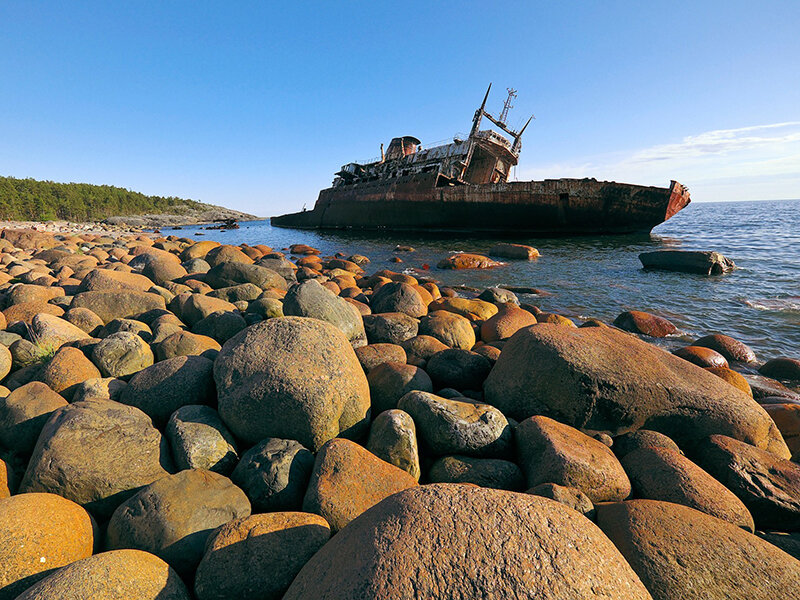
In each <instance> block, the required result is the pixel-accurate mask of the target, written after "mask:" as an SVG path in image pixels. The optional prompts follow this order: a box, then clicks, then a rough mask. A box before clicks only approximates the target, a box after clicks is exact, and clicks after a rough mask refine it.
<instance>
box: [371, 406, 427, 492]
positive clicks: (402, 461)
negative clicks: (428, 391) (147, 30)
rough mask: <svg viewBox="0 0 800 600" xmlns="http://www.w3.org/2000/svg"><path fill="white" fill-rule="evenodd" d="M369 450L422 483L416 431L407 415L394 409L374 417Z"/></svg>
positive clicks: (412, 421) (412, 420)
mask: <svg viewBox="0 0 800 600" xmlns="http://www.w3.org/2000/svg"><path fill="white" fill-rule="evenodd" d="M367 450H369V451H370V452H372V453H373V454H374V455H375V456H377V457H378V458H380V459H381V460H385V461H386V462H388V463H389V464H390V465H394V466H395V467H398V468H400V469H403V470H404V471H405V472H406V473H408V474H409V475H411V476H412V477H413V478H414V479H415V480H417V481H419V477H420V474H421V470H420V464H419V447H418V445H417V429H416V427H415V425H414V419H412V418H411V415H409V414H408V413H407V412H404V411H402V410H399V409H392V410H387V411H384V412H382V413H380V414H379V415H378V416H377V417H375V420H374V421H373V422H372V427H370V430H369V439H368V440H367Z"/></svg>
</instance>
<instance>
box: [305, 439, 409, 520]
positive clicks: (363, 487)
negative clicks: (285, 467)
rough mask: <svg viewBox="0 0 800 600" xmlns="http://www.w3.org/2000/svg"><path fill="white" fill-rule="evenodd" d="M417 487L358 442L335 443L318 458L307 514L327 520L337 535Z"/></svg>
mask: <svg viewBox="0 0 800 600" xmlns="http://www.w3.org/2000/svg"><path fill="white" fill-rule="evenodd" d="M416 485H417V481H416V480H415V479H414V477H412V476H411V475H409V474H408V473H407V472H405V471H404V470H402V469H399V468H397V467H395V466H394V465H390V464H389V463H387V462H385V461H383V460H381V459H379V458H378V457H376V456H375V455H374V454H372V453H371V452H369V451H368V450H365V449H364V448H362V447H361V446H359V445H358V444H356V443H355V442H351V441H349V440H344V439H333V440H331V441H329V442H328V443H327V444H325V445H324V446H323V447H322V448H321V449H320V451H319V453H318V454H317V459H316V462H315V463H314V470H313V472H312V473H311V480H310V482H309V484H308V490H307V491H306V495H305V498H304V499H303V510H304V511H305V512H311V513H315V514H318V515H320V516H322V517H324V518H325V520H326V521H328V523H329V524H330V526H331V531H333V532H336V531H339V530H340V529H342V528H343V527H344V526H345V525H347V524H348V523H350V522H351V521H352V520H353V519H355V518H356V517H357V516H358V515H360V514H361V513H363V512H364V511H365V510H367V509H369V508H371V507H372V506H374V505H375V504H377V503H378V502H380V501H381V500H383V499H384V498H386V497H388V496H391V495H392V494H394V493H396V492H399V491H401V490H404V489H407V488H409V487H413V486H416Z"/></svg>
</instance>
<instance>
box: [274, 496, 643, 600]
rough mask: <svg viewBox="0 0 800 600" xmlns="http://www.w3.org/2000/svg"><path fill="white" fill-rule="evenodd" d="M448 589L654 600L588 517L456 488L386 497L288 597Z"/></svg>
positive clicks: (408, 594) (328, 549)
mask: <svg viewBox="0 0 800 600" xmlns="http://www.w3.org/2000/svg"><path fill="white" fill-rule="evenodd" d="M486 515H502V518H496V519H495V518H486ZM521 524H522V526H521ZM509 540H514V543H513V544H509V543H508V542H509ZM442 548H448V552H447V553H443V552H442ZM584 548H591V549H592V551H591V552H586V551H583V549H584ZM452 556H458V557H460V558H459V559H458V560H451V559H450V557H452ZM520 556H525V557H528V558H529V560H526V561H520V560H519V557H520ZM531 561H532V562H531ZM487 573H502V574H503V575H502V577H494V576H491V577H487V576H485V575H486V574H487ZM454 590H460V591H461V592H463V594H464V597H467V596H469V597H473V598H482V597H497V598H524V597H535V598H541V599H542V600H555V599H556V598H607V599H611V598H625V599H626V600H634V599H636V600H639V599H641V600H649V599H650V596H649V594H648V593H647V591H646V590H645V588H644V586H643V585H642V584H641V582H640V581H639V579H638V577H637V576H636V575H635V573H634V572H633V570H632V569H631V568H630V567H629V566H628V564H627V563H626V562H625V560H624V559H623V558H622V556H621V555H620V554H619V552H618V551H617V550H616V548H615V547H614V546H613V544H611V543H610V542H609V541H608V539H606V537H605V536H604V535H603V534H602V533H601V532H600V530H599V529H597V527H596V526H595V525H594V524H592V523H591V522H590V521H589V520H588V519H585V518H583V517H582V516H581V515H579V514H577V513H575V512H574V511H571V510H569V509H567V508H565V507H563V506H561V505H560V504H558V503H556V502H553V501H551V500H546V499H544V498H537V497H535V496H528V495H524V494H517V493H513V492H506V491H500V490H490V489H485V488H479V487H475V486H469V485H458V484H435V485H426V486H422V487H416V488H413V489H410V490H406V491H404V492H401V493H399V494H395V495H394V496H392V497H390V498H388V499H386V500H384V501H383V502H382V503H381V504H380V505H378V506H377V507H375V508H374V509H373V510H371V511H369V512H368V513H366V514H364V515H363V516H362V517H360V518H358V519H356V520H355V521H353V522H352V523H351V524H350V526H349V527H347V528H345V529H344V530H342V531H341V532H339V533H338V534H337V535H336V536H334V537H333V538H332V539H331V541H330V542H328V543H327V544H326V545H325V546H324V547H323V548H322V549H321V550H320V551H319V552H317V554H315V555H314V557H312V558H311V560H310V561H309V562H308V563H307V564H306V566H305V567H303V569H302V570H301V571H300V573H299V575H298V576H297V577H296V578H295V580H294V582H293V583H292V585H291V587H290V588H289V590H288V592H287V593H286V595H285V596H284V599H285V600H301V599H302V600H306V599H308V600H310V599H311V598H334V597H335V598H339V599H341V600H355V599H356V598H373V599H375V600H384V599H388V598H400V597H402V598H413V597H418V598H428V599H431V600H444V599H446V598H452V597H453V593H454V592H453V591H454Z"/></svg>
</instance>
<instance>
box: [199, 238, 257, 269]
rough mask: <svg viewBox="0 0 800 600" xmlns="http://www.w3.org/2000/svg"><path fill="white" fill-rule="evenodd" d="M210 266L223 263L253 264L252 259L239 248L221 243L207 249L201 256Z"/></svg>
mask: <svg viewBox="0 0 800 600" xmlns="http://www.w3.org/2000/svg"><path fill="white" fill-rule="evenodd" d="M203 258H204V259H205V261H206V262H207V263H208V264H210V265H211V266H212V267H216V266H219V265H223V264H245V265H251V264H253V259H252V258H250V257H249V256H247V254H245V253H244V252H242V249H241V248H237V247H236V246H230V245H228V244H223V245H220V246H216V247H214V248H211V249H210V250H208V251H207V252H206V254H205V256H204V257H203Z"/></svg>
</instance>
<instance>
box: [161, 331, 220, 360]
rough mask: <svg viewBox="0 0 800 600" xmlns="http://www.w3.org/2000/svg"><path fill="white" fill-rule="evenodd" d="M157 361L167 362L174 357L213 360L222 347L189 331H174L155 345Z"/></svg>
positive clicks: (205, 337)
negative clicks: (199, 357)
mask: <svg viewBox="0 0 800 600" xmlns="http://www.w3.org/2000/svg"><path fill="white" fill-rule="evenodd" d="M155 349H156V356H157V357H158V360H167V359H169V358H174V357H176V356H205V357H206V358H210V359H214V358H216V356H217V354H218V353H219V351H220V350H222V346H220V344H219V342H218V341H216V340H215V339H213V338H210V337H208V336H206V335H198V334H196V333H191V332H189V331H176V332H175V333H172V334H170V335H168V336H167V337H166V338H164V339H163V340H162V341H161V342H159V343H158V344H156V345H155Z"/></svg>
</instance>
